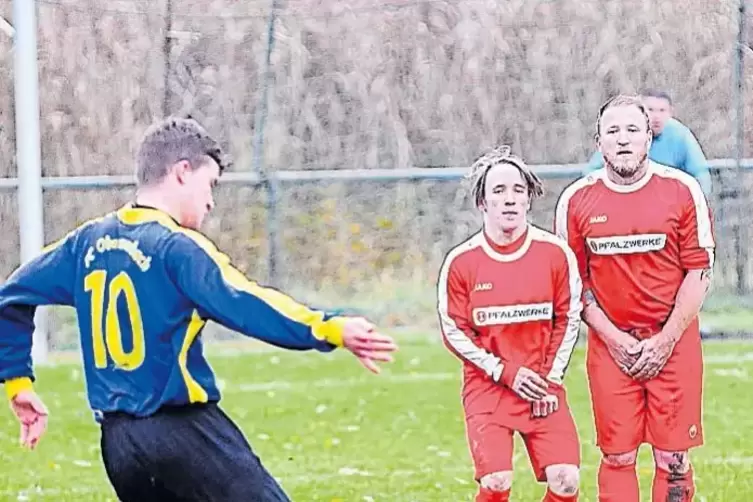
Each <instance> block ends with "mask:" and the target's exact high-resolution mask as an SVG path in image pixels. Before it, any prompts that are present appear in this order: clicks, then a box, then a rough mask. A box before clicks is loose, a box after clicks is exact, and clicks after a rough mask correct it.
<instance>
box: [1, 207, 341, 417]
mask: <svg viewBox="0 0 753 502" xmlns="http://www.w3.org/2000/svg"><path fill="white" fill-rule="evenodd" d="M41 305H64V306H70V307H73V308H74V309H75V311H76V315H77V319H78V327H79V331H80V347H81V351H82V359H83V367H84V371H85V375H86V391H87V396H88V400H89V404H90V406H91V408H92V409H93V410H94V411H95V413H97V414H99V413H103V412H116V411H117V412H125V413H129V414H131V415H134V416H148V415H151V414H153V413H154V412H155V411H157V410H158V409H160V408H161V407H163V406H171V405H184V404H190V403H204V402H216V401H219V400H220V391H219V389H218V387H217V384H216V381H215V376H214V372H213V370H212V369H211V367H210V365H209V363H208V362H207V360H206V358H205V356H204V354H203V347H202V340H201V333H202V331H203V330H204V327H205V326H206V323H207V322H208V321H210V320H213V321H215V322H217V323H219V324H221V325H224V326H226V327H228V328H230V329H232V330H234V331H237V332H239V333H241V334H244V335H247V336H250V337H253V338H257V339H259V340H262V341H264V342H266V343H269V344H272V345H275V346H279V347H284V348H287V349H294V350H312V349H313V350H318V351H322V352H329V351H332V350H334V349H335V348H336V347H338V346H341V345H342V336H343V326H344V319H343V318H342V317H338V316H335V315H333V314H330V313H328V312H324V311H321V310H317V309H313V308H309V307H307V306H305V305H303V304H301V303H299V302H297V301H295V300H294V299H292V298H290V297H289V296H287V295H285V294H283V293H281V292H279V291H277V290H275V289H273V288H268V287H264V286H261V285H259V284H258V283H256V282H254V281H251V280H249V279H248V278H247V277H246V276H245V275H244V274H243V273H241V272H240V271H239V270H238V269H237V268H235V267H234V266H233V265H232V264H231V262H230V259H229V258H228V257H227V255H225V254H223V253H221V252H220V251H219V250H218V249H217V247H216V246H215V245H214V243H212V242H211V241H210V240H209V239H208V238H207V237H205V236H204V235H203V234H201V233H199V232H196V231H193V230H189V229H187V228H184V227H181V226H180V225H178V224H177V223H176V222H175V220H173V219H172V218H171V217H170V216H169V215H167V214H166V213H164V212H162V211H159V210H156V209H151V208H144V207H141V206H134V205H132V204H128V205H126V206H124V207H122V208H120V209H119V210H117V211H115V212H113V213H110V214H108V215H105V216H103V217H101V218H98V219H95V220H92V221H89V222H87V223H84V224H83V225H81V226H79V227H78V228H76V229H75V230H74V231H72V232H70V233H69V234H68V235H67V236H65V237H64V238H62V239H61V240H59V241H57V242H55V243H53V244H51V245H50V246H48V247H46V248H45V249H44V250H43V251H42V253H41V254H40V255H39V256H38V257H36V258H35V259H33V260H31V261H29V262H28V263H26V264H24V265H22V266H21V267H19V268H18V269H17V270H16V271H15V272H14V273H13V274H12V275H11V276H10V277H9V278H8V279H7V280H6V281H5V283H3V284H2V285H0V382H5V383H6V386H8V384H10V385H12V386H15V388H18V387H19V386H24V385H28V386H29V387H30V386H31V382H33V381H34V379H35V375H34V371H33V368H32V361H31V345H32V333H33V331H34V327H35V325H34V314H35V311H36V308H37V306H41ZM23 382H26V383H23Z"/></svg>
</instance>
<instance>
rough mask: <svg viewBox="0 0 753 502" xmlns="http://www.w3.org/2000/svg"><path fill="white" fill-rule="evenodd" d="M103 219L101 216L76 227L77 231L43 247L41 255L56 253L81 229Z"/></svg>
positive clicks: (74, 230) (72, 231)
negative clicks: (55, 251)
mask: <svg viewBox="0 0 753 502" xmlns="http://www.w3.org/2000/svg"><path fill="white" fill-rule="evenodd" d="M103 219H104V217H102V216H100V217H98V218H93V219H91V220H87V221H85V222H84V223H82V224H81V225H79V226H78V227H76V228H75V229H73V230H71V231H70V232H68V233H67V234H65V236H63V237H62V238H60V239H58V240H56V241H54V242H51V243H50V244H48V245H46V246H45V247H43V248H42V251H41V253H40V255H43V254H47V253H49V252H51V251H54V250H56V249H57V248H59V247H60V246H61V245H62V244H63V243H64V242H65V241H67V240H68V239H69V238H70V237H71V236H72V235H73V234H75V233H76V232H78V231H79V230H81V229H83V228H86V227H88V226H89V225H92V224H94V223H98V222H100V221H102V220H103Z"/></svg>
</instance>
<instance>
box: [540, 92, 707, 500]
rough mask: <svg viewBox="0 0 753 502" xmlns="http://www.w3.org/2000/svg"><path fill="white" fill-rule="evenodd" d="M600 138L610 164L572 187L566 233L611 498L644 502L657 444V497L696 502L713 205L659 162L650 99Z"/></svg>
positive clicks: (611, 111)
mask: <svg viewBox="0 0 753 502" xmlns="http://www.w3.org/2000/svg"><path fill="white" fill-rule="evenodd" d="M597 142H598V146H599V149H600V150H601V153H602V155H603V156H604V159H605V167H604V168H602V169H600V170H598V171H595V172H594V173H591V174H589V175H588V176H586V177H584V178H581V179H579V180H577V181H576V182H574V183H573V184H572V185H570V186H569V187H568V188H566V189H565V191H564V192H563V193H562V195H561V196H560V199H559V201H558V203H557V209H556V215H555V227H556V233H557V234H558V235H560V236H561V237H563V238H565V239H566V240H567V241H568V243H569V244H570V247H571V248H572V249H573V251H574V252H575V255H576V256H577V259H578V265H579V268H580V275H581V277H582V279H583V291H584V293H583V303H584V307H583V319H584V321H585V322H586V324H587V325H588V327H589V334H588V351H587V363H586V368H587V373H588V377H589V387H590V391H591V398H592V405H593V412H594V419H595V425H596V435H597V444H598V446H599V448H600V449H601V452H602V460H601V465H600V467H599V472H598V485H599V500H600V501H603V502H607V501H620V502H633V501H635V502H637V501H638V500H639V489H638V478H637V476H636V470H635V461H636V456H637V453H638V448H639V446H640V445H641V444H642V443H648V444H650V445H651V446H652V447H653V453H654V460H655V466H656V468H655V473H654V480H653V487H652V494H653V500H654V501H655V502H658V501H662V502H664V501H672V502H684V501H688V500H692V499H693V495H694V492H695V487H694V482H693V469H692V467H691V463H690V460H689V457H688V451H689V450H690V449H691V448H693V447H697V446H700V445H701V444H702V443H703V428H702V423H701V415H702V410H701V408H702V386H703V356H702V351H701V336H700V332H699V322H698V313H699V311H700V308H701V305H702V303H703V300H704V297H705V295H706V292H707V290H708V288H709V285H710V281H711V272H712V267H713V264H714V247H715V244H714V235H713V228H712V223H711V221H712V219H711V215H710V211H709V207H708V203H707V201H706V198H705V196H704V194H703V191H702V190H701V186H700V185H699V184H698V181H697V180H695V179H694V178H693V177H692V176H690V175H688V174H686V173H684V172H682V171H679V170H677V169H673V168H670V167H667V166H663V165H660V164H656V163H655V162H653V161H650V160H648V158H647V151H648V149H649V147H650V144H651V133H650V129H649V118H648V114H647V113H646V110H645V108H644V107H643V105H642V104H641V102H640V99H639V98H638V97H634V96H617V97H615V98H613V99H611V100H609V101H608V102H607V103H605V104H604V105H603V106H602V107H601V109H600V111H599V117H598V121H597Z"/></svg>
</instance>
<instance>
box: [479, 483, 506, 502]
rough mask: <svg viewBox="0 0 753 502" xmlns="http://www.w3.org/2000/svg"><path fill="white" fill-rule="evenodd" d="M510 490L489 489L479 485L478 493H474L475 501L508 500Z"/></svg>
mask: <svg viewBox="0 0 753 502" xmlns="http://www.w3.org/2000/svg"><path fill="white" fill-rule="evenodd" d="M509 501H510V490H505V491H503V492H501V491H499V490H490V489H488V488H484V487H483V486H479V488H478V494H477V495H476V502H509Z"/></svg>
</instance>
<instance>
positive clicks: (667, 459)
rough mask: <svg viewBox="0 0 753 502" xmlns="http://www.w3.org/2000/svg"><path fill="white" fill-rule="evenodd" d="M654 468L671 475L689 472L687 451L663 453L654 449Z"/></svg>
mask: <svg viewBox="0 0 753 502" xmlns="http://www.w3.org/2000/svg"><path fill="white" fill-rule="evenodd" d="M654 462H655V463H656V467H658V468H659V469H662V470H663V471H667V472H669V473H671V474H685V473H686V472H688V471H689V470H690V458H689V456H688V452H687V451H664V450H659V449H658V448H654Z"/></svg>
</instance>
